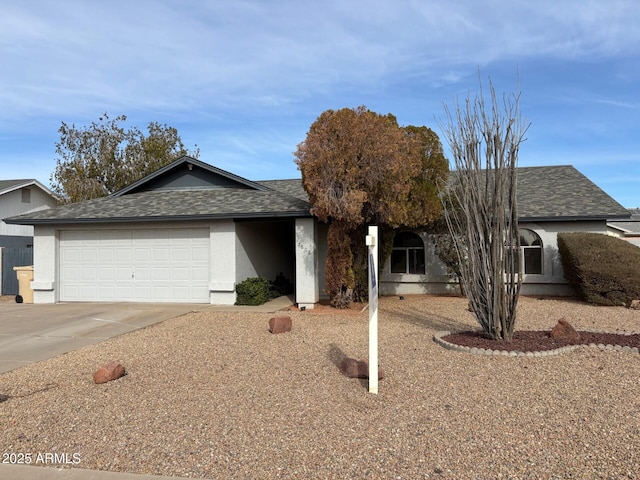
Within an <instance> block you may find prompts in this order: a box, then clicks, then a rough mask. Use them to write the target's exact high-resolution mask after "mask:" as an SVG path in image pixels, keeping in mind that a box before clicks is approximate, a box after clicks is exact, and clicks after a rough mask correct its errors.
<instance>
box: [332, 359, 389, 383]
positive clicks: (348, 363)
mask: <svg viewBox="0 0 640 480" xmlns="http://www.w3.org/2000/svg"><path fill="white" fill-rule="evenodd" d="M340 371H341V372H342V373H343V374H344V375H345V376H347V377H349V378H365V379H366V378H369V365H368V364H367V362H365V361H364V360H356V359H355V358H345V359H344V360H342V363H341V364H340ZM383 378H384V370H383V369H382V368H380V367H378V380H382V379H383Z"/></svg>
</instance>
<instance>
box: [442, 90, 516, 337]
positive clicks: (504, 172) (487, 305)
mask: <svg viewBox="0 0 640 480" xmlns="http://www.w3.org/2000/svg"><path fill="white" fill-rule="evenodd" d="M489 86H490V99H491V103H490V105H487V104H486V103H485V98H484V94H483V91H482V83H480V93H479V95H478V96H476V97H475V98H474V99H473V100H471V99H470V98H467V99H466V101H465V105H464V107H461V106H460V105H459V104H457V103H456V105H455V109H454V111H453V112H452V111H451V110H450V109H449V108H448V107H447V106H446V105H445V113H446V118H447V123H446V124H444V125H441V127H442V129H443V131H444V133H445V137H446V139H447V141H448V143H449V146H450V148H451V153H452V156H453V159H454V169H455V172H454V173H453V174H452V178H451V181H450V182H449V184H448V185H447V186H446V188H445V189H443V192H442V193H443V204H444V213H445V219H446V222H447V226H448V228H449V230H450V232H451V235H452V238H453V241H454V245H455V250H456V253H457V255H458V258H459V263H460V269H461V278H462V283H463V285H464V290H465V292H466V294H467V297H468V299H469V305H470V308H471V310H472V311H473V313H474V315H475V317H476V319H477V320H478V322H479V323H480V325H481V326H482V328H483V329H484V331H485V332H486V333H487V335H489V337H490V338H492V339H496V340H497V339H500V340H511V338H512V335H513V331H514V327H515V320H516V305H517V303H518V297H519V294H520V288H521V285H522V275H521V272H519V271H518V269H519V268H520V265H522V262H520V261H519V255H520V239H519V235H518V211H517V203H516V193H517V163H518V153H519V148H520V144H521V143H522V142H523V140H524V134H525V132H526V130H527V127H528V126H525V125H524V124H523V123H522V119H521V116H520V94H519V93H518V94H516V95H506V94H505V95H503V97H502V102H499V101H498V98H497V96H496V93H495V89H494V87H493V84H492V83H491V82H489Z"/></svg>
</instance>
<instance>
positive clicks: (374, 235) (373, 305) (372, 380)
mask: <svg viewBox="0 0 640 480" xmlns="http://www.w3.org/2000/svg"><path fill="white" fill-rule="evenodd" d="M366 244H367V246H368V247H369V268H368V270H369V392H370V393H378V227H377V226H374V227H369V235H367V238H366Z"/></svg>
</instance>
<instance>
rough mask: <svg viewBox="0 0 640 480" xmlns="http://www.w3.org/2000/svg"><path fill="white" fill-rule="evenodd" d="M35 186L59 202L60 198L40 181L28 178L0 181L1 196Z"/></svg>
mask: <svg viewBox="0 0 640 480" xmlns="http://www.w3.org/2000/svg"><path fill="white" fill-rule="evenodd" d="M31 186H35V187H38V188H39V189H40V190H42V191H43V192H44V193H46V194H47V195H50V196H51V197H52V198H54V199H56V201H57V200H58V198H57V197H56V196H55V195H54V194H53V192H52V191H51V190H49V189H48V188H47V187H45V186H44V185H43V184H41V183H40V182H39V181H38V180H35V179H33V178H26V179H20V180H0V195H5V194H7V193H10V192H13V191H14V190H18V189H20V188H25V187H31Z"/></svg>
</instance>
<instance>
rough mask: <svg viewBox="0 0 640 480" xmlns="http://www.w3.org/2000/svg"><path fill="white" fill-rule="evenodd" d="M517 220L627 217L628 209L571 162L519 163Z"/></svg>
mask: <svg viewBox="0 0 640 480" xmlns="http://www.w3.org/2000/svg"><path fill="white" fill-rule="evenodd" d="M518 214H519V217H520V220H521V221H527V220H532V221H533V220H562V219H572V220H578V219H591V220H593V219H598V220H606V219H608V218H628V217H629V212H628V211H627V210H626V209H625V208H624V207H623V206H622V205H620V204H619V203H618V202H616V201H615V200H614V199H613V198H611V197H610V196H609V195H608V194H607V193H605V192H604V191H603V190H602V189H601V188H600V187H598V186H597V185H596V184H595V183H593V182H592V181H591V180H589V179H588V178H587V177H585V176H584V175H583V174H582V173H580V172H579V171H578V170H576V169H575V168H574V167H573V166H571V165H561V166H548V167H520V168H519V169H518Z"/></svg>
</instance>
